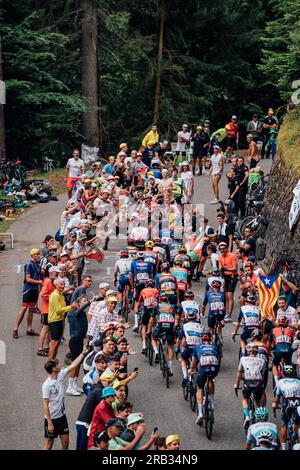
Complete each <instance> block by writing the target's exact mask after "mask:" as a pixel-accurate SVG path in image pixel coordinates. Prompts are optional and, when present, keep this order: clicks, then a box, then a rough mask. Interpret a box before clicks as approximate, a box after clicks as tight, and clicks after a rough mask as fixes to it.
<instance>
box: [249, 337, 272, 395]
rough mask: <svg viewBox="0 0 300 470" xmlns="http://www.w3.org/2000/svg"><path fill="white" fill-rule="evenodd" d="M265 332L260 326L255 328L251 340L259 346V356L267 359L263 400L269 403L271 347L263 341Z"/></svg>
mask: <svg viewBox="0 0 300 470" xmlns="http://www.w3.org/2000/svg"><path fill="white" fill-rule="evenodd" d="M262 339H263V332H262V331H261V330H259V329H258V328H255V329H254V330H253V331H252V333H251V342H252V343H253V344H254V345H255V346H256V347H257V357H260V358H261V359H263V360H264V361H265V370H264V395H263V402H264V403H267V396H266V392H265V390H266V388H267V384H268V377H269V374H268V372H269V349H268V347H267V345H266V344H265V343H264V342H262Z"/></svg>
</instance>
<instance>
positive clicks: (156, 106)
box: [153, 5, 165, 124]
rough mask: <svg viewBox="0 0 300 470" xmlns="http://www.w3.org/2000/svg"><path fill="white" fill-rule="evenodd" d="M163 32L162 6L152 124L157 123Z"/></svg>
mask: <svg viewBox="0 0 300 470" xmlns="http://www.w3.org/2000/svg"><path fill="white" fill-rule="evenodd" d="M164 31H165V8H164V5H162V7H161V14H160V29H159V44H158V54H157V74H156V86H155V97H154V113H153V123H155V124H156V123H157V121H158V117H159V104H160V94H161V66H162V60H163V51H164Z"/></svg>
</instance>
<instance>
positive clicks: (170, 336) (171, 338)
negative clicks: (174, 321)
mask: <svg viewBox="0 0 300 470" xmlns="http://www.w3.org/2000/svg"><path fill="white" fill-rule="evenodd" d="M174 343H175V331H174V330H173V329H172V330H171V331H168V332H167V356H168V368H169V370H170V373H171V374H172V375H173V359H174Z"/></svg>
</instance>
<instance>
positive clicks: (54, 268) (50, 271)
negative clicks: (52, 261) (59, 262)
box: [49, 266, 60, 273]
mask: <svg viewBox="0 0 300 470" xmlns="http://www.w3.org/2000/svg"><path fill="white" fill-rule="evenodd" d="M59 272H60V269H59V267H58V266H51V268H49V273H59Z"/></svg>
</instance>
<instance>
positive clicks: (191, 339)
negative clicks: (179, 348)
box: [187, 336, 200, 346]
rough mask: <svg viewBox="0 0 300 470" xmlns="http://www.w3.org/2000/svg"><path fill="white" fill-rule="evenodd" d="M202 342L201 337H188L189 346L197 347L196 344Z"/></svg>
mask: <svg viewBox="0 0 300 470" xmlns="http://www.w3.org/2000/svg"><path fill="white" fill-rule="evenodd" d="M199 341H200V337H199V336H188V338H187V344H188V345H189V346H195V345H196V344H198V343H199Z"/></svg>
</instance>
